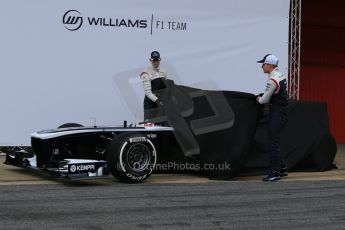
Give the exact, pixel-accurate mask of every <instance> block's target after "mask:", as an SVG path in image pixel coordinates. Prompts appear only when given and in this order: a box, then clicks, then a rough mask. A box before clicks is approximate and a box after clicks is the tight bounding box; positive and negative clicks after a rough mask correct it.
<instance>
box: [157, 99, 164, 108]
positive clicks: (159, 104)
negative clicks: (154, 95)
mask: <svg viewBox="0 0 345 230" xmlns="http://www.w3.org/2000/svg"><path fill="white" fill-rule="evenodd" d="M156 104H157V105H158V106H159V107H162V106H163V105H164V104H163V101H161V100H160V99H159V98H158V99H157V100H156Z"/></svg>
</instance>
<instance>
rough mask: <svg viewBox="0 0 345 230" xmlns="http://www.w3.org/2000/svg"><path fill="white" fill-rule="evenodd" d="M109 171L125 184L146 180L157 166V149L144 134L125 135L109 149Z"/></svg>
mask: <svg viewBox="0 0 345 230" xmlns="http://www.w3.org/2000/svg"><path fill="white" fill-rule="evenodd" d="M106 156H107V161H108V164H109V170H110V172H111V173H112V174H113V176H114V177H116V178H117V179H119V180H120V181H123V182H130V183H139V182H142V181H144V180H146V179H147V178H148V177H149V176H150V175H151V173H152V171H153V168H154V166H155V164H156V159H157V155H156V148H155V146H154V144H153V143H152V141H151V140H150V139H149V138H147V137H146V136H145V135H144V134H140V133H123V134H120V135H119V136H117V137H116V138H115V139H114V140H113V141H112V142H111V143H110V144H109V145H108V147H107V152H106Z"/></svg>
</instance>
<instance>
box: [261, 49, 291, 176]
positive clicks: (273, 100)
mask: <svg viewBox="0 0 345 230" xmlns="http://www.w3.org/2000/svg"><path fill="white" fill-rule="evenodd" d="M258 63H262V70H263V71H264V73H267V74H268V81H267V84H266V90H265V92H264V94H263V95H262V96H258V97H257V99H256V100H257V102H258V103H260V104H269V152H270V172H269V174H268V175H267V176H266V177H264V178H263V181H277V180H279V179H280V178H281V177H282V176H287V175H288V172H287V165H286V160H285V157H284V156H283V155H282V153H281V151H280V137H281V134H282V131H283V128H284V126H285V125H286V123H287V105H288V99H287V84H286V82H287V81H286V78H285V77H284V75H283V74H281V73H280V72H279V70H278V59H277V58H276V56H274V55H273V54H267V55H266V56H265V57H264V58H263V59H262V60H260V61H258Z"/></svg>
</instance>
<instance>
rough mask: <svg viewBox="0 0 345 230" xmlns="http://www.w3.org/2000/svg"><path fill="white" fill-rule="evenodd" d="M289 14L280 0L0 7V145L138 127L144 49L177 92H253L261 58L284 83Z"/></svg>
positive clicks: (84, 0)
mask: <svg viewBox="0 0 345 230" xmlns="http://www.w3.org/2000/svg"><path fill="white" fill-rule="evenodd" d="M69 10H76V11H78V12H76V11H70V12H68V11H69ZM66 12H67V13H66ZM288 13H289V0H262V1H257V0H215V1H209V0H198V1H191V0H189V1H188V0H187V1H186V0H173V1H158V0H116V1H114V0H101V1H100V0H54V1H53V0H29V1H28V0H1V1H0V28H1V36H0V78H1V81H0V85H1V89H0V109H1V112H0V145H19V144H23V145H27V144H29V143H30V134H31V133H32V132H34V131H37V130H41V129H48V128H55V127H57V126H59V125H61V124H63V123H67V122H77V123H81V124H83V125H94V123H96V124H97V125H118V124H122V121H123V120H124V119H126V120H128V121H129V122H138V121H141V120H142V117H143V114H142V100H143V89H142V86H141V83H140V81H139V77H138V75H139V73H140V71H141V70H142V69H144V68H146V66H148V65H149V61H148V59H149V55H150V52H151V51H153V50H158V51H159V52H160V53H161V56H162V65H163V66H165V68H166V69H167V71H168V74H169V78H171V79H174V80H175V82H176V83H178V84H183V85H187V86H194V87H199V88H203V89H222V90H232V91H243V92H249V93H254V94H257V93H259V92H262V91H263V90H264V88H265V84H266V76H265V75H264V74H263V73H262V71H261V68H260V65H258V64H256V61H257V60H259V59H261V58H262V57H263V56H264V55H265V54H267V53H273V54H275V55H276V56H277V57H278V58H279V59H280V62H279V63H280V70H281V71H282V72H283V73H284V74H287V61H288ZM64 15H65V17H64ZM73 16H74V17H75V18H74V21H73V20H71V19H72V17H73ZM69 17H70V20H69V21H68V18H69ZM92 20H95V21H97V20H98V25H95V24H92V25H91V24H90V21H91V22H92ZM129 20H130V21H129ZM101 21H102V23H103V25H100V23H101ZM68 22H69V23H71V22H74V23H75V24H68ZM169 22H170V23H169ZM169 25H170V28H169ZM78 27H80V28H78ZM71 30H74V31H71Z"/></svg>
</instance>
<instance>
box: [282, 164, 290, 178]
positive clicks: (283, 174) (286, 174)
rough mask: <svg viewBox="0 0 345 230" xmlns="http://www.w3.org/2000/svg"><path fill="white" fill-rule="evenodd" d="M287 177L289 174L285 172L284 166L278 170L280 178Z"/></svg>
mask: <svg viewBox="0 0 345 230" xmlns="http://www.w3.org/2000/svg"><path fill="white" fill-rule="evenodd" d="M288 175H289V173H288V171H287V167H286V166H285V167H283V168H281V169H280V177H284V176H288Z"/></svg>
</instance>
